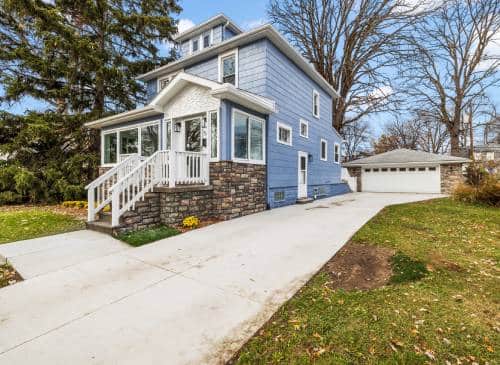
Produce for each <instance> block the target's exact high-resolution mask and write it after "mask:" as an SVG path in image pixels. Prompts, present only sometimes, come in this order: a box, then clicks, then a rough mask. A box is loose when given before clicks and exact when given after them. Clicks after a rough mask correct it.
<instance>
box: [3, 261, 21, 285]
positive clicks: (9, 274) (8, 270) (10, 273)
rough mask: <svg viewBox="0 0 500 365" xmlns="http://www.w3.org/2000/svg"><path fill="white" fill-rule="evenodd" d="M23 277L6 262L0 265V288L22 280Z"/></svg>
mask: <svg viewBox="0 0 500 365" xmlns="http://www.w3.org/2000/svg"><path fill="white" fill-rule="evenodd" d="M22 280H23V278H22V277H21V275H19V274H18V272H17V271H16V270H14V268H13V267H12V266H10V265H8V264H6V265H0V288H3V287H4V286H7V285H12V284H15V283H17V282H19V281H22Z"/></svg>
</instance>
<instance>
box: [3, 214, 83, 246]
mask: <svg viewBox="0 0 500 365" xmlns="http://www.w3.org/2000/svg"><path fill="white" fill-rule="evenodd" d="M83 228H85V223H84V222H83V221H82V220H79V219H76V218H74V217H71V216H68V215H64V214H57V213H53V212H49V211H46V210H43V209H38V208H26V209H22V210H15V211H0V244H2V243H7V242H13V241H20V240H26V239H30V238H36V237H42V236H50V235H53V234H57V233H63V232H69V231H76V230H79V229H83Z"/></svg>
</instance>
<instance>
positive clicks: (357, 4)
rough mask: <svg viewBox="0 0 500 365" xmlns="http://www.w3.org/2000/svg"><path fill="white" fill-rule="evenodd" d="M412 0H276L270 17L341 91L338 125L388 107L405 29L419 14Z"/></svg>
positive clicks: (336, 112) (335, 113) (336, 102)
mask: <svg viewBox="0 0 500 365" xmlns="http://www.w3.org/2000/svg"><path fill="white" fill-rule="evenodd" d="M410 3H411V2H409V1H408V0H343V1H336V0H271V1H270V6H269V11H268V13H269V17H270V19H271V20H272V22H273V23H274V24H276V25H277V26H278V28H279V29H280V30H281V32H282V33H284V34H285V36H287V37H288V38H289V40H290V41H291V43H292V44H293V45H294V46H295V47H296V48H297V49H298V50H299V51H300V52H301V53H302V54H303V55H304V57H306V58H307V59H308V60H309V61H310V62H311V63H312V65H313V66H314V67H315V68H316V70H317V71H318V72H319V73H320V74H321V75H322V76H323V77H324V78H325V79H326V80H327V81H328V82H329V83H330V84H331V85H332V86H333V87H334V88H335V89H336V90H338V91H339V94H340V98H338V99H335V100H334V102H333V121H332V123H333V126H334V127H335V128H336V129H337V130H338V131H339V132H340V133H342V134H344V127H345V126H346V125H348V124H350V123H355V122H356V121H359V120H361V119H363V118H364V117H366V116H367V115H369V114H371V113H374V112H380V111H384V110H387V108H388V107H389V106H390V104H389V100H390V98H391V97H393V96H394V94H393V93H392V90H393V88H392V86H391V85H392V77H391V73H388V72H386V70H387V69H388V68H392V67H393V66H394V65H395V63H396V62H397V57H395V56H396V55H397V53H398V52H399V51H400V49H401V40H402V33H403V30H405V29H407V28H408V26H409V24H411V23H412V22H414V20H415V19H416V18H417V11H416V10H417V5H409V4H410Z"/></svg>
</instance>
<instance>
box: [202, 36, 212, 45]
mask: <svg viewBox="0 0 500 365" xmlns="http://www.w3.org/2000/svg"><path fill="white" fill-rule="evenodd" d="M211 43H212V42H211V40H210V33H205V34H203V48H208V47H210V45H211Z"/></svg>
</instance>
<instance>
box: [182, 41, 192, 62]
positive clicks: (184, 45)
mask: <svg viewBox="0 0 500 365" xmlns="http://www.w3.org/2000/svg"><path fill="white" fill-rule="evenodd" d="M190 41H191V40H188V41H184V42H182V44H181V45H180V47H179V52H180V56H181V58H184V57H186V56H188V55H189V51H190V49H191V46H190V44H189V42H190Z"/></svg>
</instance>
